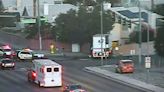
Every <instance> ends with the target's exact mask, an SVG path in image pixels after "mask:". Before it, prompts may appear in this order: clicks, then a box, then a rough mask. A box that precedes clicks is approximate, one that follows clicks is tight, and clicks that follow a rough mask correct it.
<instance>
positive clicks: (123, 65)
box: [116, 60, 134, 73]
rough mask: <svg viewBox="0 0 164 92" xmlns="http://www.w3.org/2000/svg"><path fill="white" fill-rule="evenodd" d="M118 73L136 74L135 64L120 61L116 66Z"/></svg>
mask: <svg viewBox="0 0 164 92" xmlns="http://www.w3.org/2000/svg"><path fill="white" fill-rule="evenodd" d="M116 72H118V73H133V72H134V62H133V61H132V60H119V61H118V62H117V65H116Z"/></svg>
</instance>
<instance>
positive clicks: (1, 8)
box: [0, 0, 4, 12]
mask: <svg viewBox="0 0 164 92" xmlns="http://www.w3.org/2000/svg"><path fill="white" fill-rule="evenodd" d="M3 11H4V6H3V3H2V0H0V12H3Z"/></svg>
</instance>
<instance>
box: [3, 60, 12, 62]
mask: <svg viewBox="0 0 164 92" xmlns="http://www.w3.org/2000/svg"><path fill="white" fill-rule="evenodd" d="M2 62H3V63H11V62H12V61H11V60H2Z"/></svg>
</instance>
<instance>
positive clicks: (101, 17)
mask: <svg viewBox="0 0 164 92" xmlns="http://www.w3.org/2000/svg"><path fill="white" fill-rule="evenodd" d="M100 20H101V65H103V54H105V53H103V39H102V37H103V2H102V3H101V11H100Z"/></svg>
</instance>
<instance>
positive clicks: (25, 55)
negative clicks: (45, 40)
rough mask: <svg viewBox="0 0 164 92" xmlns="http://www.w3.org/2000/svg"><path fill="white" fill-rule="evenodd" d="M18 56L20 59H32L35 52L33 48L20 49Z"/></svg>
mask: <svg viewBox="0 0 164 92" xmlns="http://www.w3.org/2000/svg"><path fill="white" fill-rule="evenodd" d="M17 56H18V59H20V60H29V59H30V60H31V59H32V57H33V52H32V51H31V50H20V51H18V54H17Z"/></svg>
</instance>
